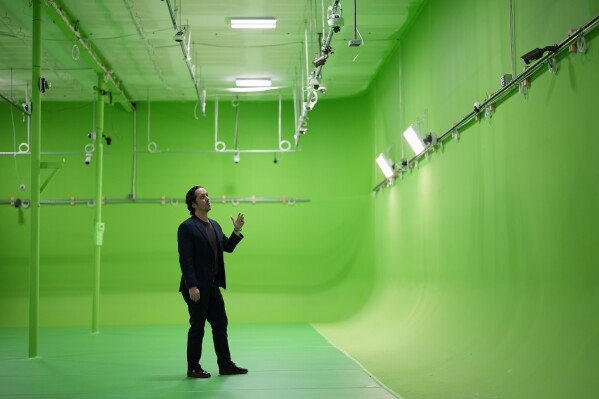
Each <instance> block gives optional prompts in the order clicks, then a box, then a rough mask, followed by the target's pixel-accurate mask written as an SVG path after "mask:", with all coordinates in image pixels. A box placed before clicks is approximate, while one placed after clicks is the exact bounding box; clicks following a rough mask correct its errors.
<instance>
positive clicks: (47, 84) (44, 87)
mask: <svg viewBox="0 0 599 399" xmlns="http://www.w3.org/2000/svg"><path fill="white" fill-rule="evenodd" d="M51 87H52V83H50V82H48V81H47V80H46V79H44V78H42V77H40V81H39V89H40V91H41V92H42V93H45V92H46V90H48V89H49V88H51Z"/></svg>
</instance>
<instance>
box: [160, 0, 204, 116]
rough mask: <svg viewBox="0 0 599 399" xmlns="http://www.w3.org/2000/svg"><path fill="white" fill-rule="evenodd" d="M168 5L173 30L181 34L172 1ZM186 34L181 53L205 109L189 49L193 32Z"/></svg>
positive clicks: (168, 0)
mask: <svg viewBox="0 0 599 399" xmlns="http://www.w3.org/2000/svg"><path fill="white" fill-rule="evenodd" d="M166 4H167V6H168V11H169V13H170V15H171V21H172V22H173V28H175V33H178V32H180V29H181V26H180V24H179V23H178V22H177V15H176V14H175V8H174V7H173V4H172V2H171V0H166ZM186 34H187V38H186V39H184V40H182V41H180V42H179V44H180V46H181V52H182V53H183V59H184V60H185V65H187V70H188V71H189V74H190V76H191V81H192V82H193V87H194V88H195V91H196V95H197V97H198V103H199V104H201V105H202V107H203V106H204V105H203V104H202V103H203V101H202V95H201V91H200V84H199V80H198V79H197V78H196V67H195V65H194V64H193V63H192V62H191V56H190V55H189V49H190V47H191V32H189V31H187V32H186ZM186 42H187V43H186ZM186 44H187V48H186V47H185V46H186Z"/></svg>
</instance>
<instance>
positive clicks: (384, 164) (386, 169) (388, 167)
mask: <svg viewBox="0 0 599 399" xmlns="http://www.w3.org/2000/svg"><path fill="white" fill-rule="evenodd" d="M376 163H377V164H378V165H379V168H381V170H382V171H383V174H384V175H385V177H386V178H387V179H390V178H391V177H393V167H392V162H391V160H389V159H387V158H386V157H385V154H382V153H381V155H379V156H378V157H377V158H376Z"/></svg>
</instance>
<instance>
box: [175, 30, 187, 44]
mask: <svg viewBox="0 0 599 399" xmlns="http://www.w3.org/2000/svg"><path fill="white" fill-rule="evenodd" d="M186 33H187V26H183V27H181V29H179V30H178V31H177V33H175V36H173V39H174V40H175V41H176V42H177V43H181V42H182V41H183V40H185V34H186Z"/></svg>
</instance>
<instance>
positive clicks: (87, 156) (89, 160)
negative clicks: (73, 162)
mask: <svg viewBox="0 0 599 399" xmlns="http://www.w3.org/2000/svg"><path fill="white" fill-rule="evenodd" d="M90 163H92V153H91V152H86V153H85V164H86V165H89V164H90Z"/></svg>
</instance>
